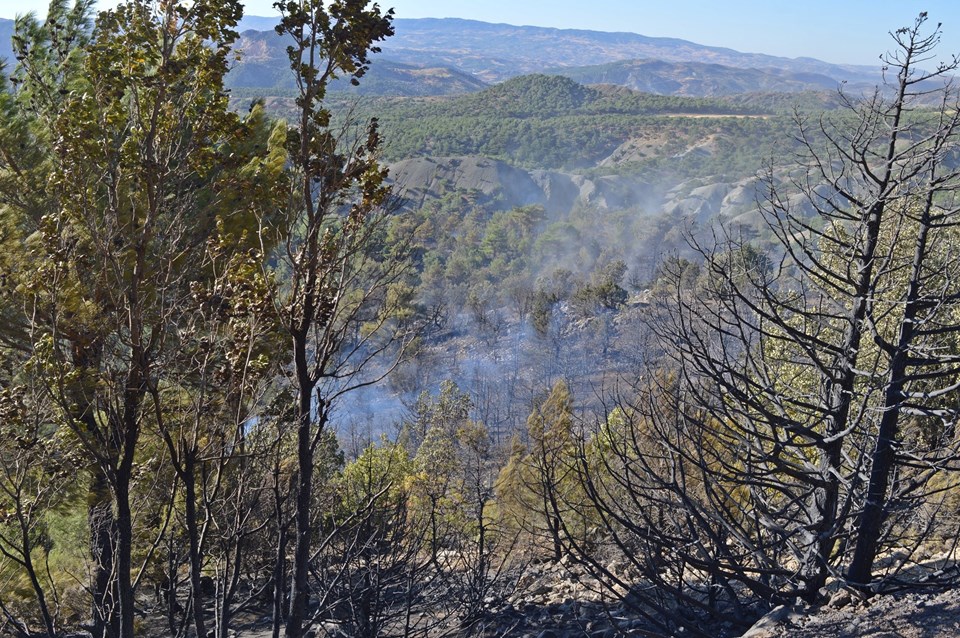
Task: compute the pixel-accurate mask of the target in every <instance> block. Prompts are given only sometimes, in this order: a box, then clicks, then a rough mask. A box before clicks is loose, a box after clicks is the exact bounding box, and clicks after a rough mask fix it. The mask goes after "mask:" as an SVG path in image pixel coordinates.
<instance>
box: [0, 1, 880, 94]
mask: <svg viewBox="0 0 960 638" xmlns="http://www.w3.org/2000/svg"><path fill="white" fill-rule="evenodd" d="M277 21H278V18H276V17H263V16H245V17H244V18H243V19H242V20H241V22H240V24H239V25H238V26H239V30H240V31H241V32H242V35H241V38H240V40H239V42H238V43H237V49H238V50H239V51H241V52H242V54H243V57H242V58H241V60H240V62H238V63H237V64H236V66H235V68H234V71H233V72H232V73H231V75H230V77H229V78H228V80H227V83H228V85H229V86H231V87H235V88H244V89H258V90H261V91H263V92H266V93H269V92H270V91H271V90H272V91H275V92H277V93H282V92H283V91H284V90H288V89H291V88H292V85H291V82H290V80H289V77H288V76H289V73H288V69H287V60H286V42H285V41H284V40H283V38H281V37H280V36H279V35H277V34H276V32H275V31H273V29H272V27H273V26H274V25H275V24H276V23H277ZM13 24H14V23H13V20H5V19H0V57H4V58H7V59H8V63H7V68H8V71H9V70H12V69H11V67H12V66H13V60H12V50H11V48H10V35H11V34H12V32H13ZM394 26H395V30H396V34H395V35H394V36H393V37H391V38H389V39H387V40H386V41H384V42H382V43H381V44H380V46H381V48H382V53H380V54H378V55H376V56H375V58H374V63H373V65H372V67H371V70H370V72H369V73H368V75H367V77H366V79H365V81H364V82H363V83H362V84H361V86H360V87H359V88H356V89H355V88H352V87H350V86H349V84H348V83H346V82H343V83H340V84H338V85H335V86H334V87H331V89H332V90H334V91H341V90H342V91H346V92H354V93H360V94H368V95H369V94H375V95H399V96H403V95H408V96H415V95H451V94H458V93H471V92H475V91H479V90H481V89H483V88H484V87H485V86H487V85H488V84H491V83H497V82H502V81H503V80H506V79H509V78H512V77H516V76H520V75H525V74H529V73H540V72H543V70H544V69H552V70H553V71H552V72H554V73H557V74H562V75H566V76H568V77H571V78H573V79H575V80H577V81H578V82H580V83H583V84H591V83H611V84H621V85H623V86H627V87H630V88H634V89H637V90H641V91H647V92H652V93H659V94H664V95H690V96H719V95H733V94H737V93H749V92H760V91H772V92H794V91H805V90H820V89H825V88H834V87H836V85H837V84H838V83H839V82H844V81H845V82H849V83H853V84H873V83H875V82H876V81H877V80H878V79H879V69H874V68H872V67H864V66H852V65H843V64H831V63H828V62H823V61H820V60H815V59H813V58H795V59H790V58H783V57H777V56H771V55H765V54H759V53H742V52H739V51H735V50H733V49H728V48H722V47H710V46H704V45H700V44H696V43H694V42H689V41H687V40H682V39H678V38H661V37H649V36H644V35H640V34H635V33H610V32H601V31H586V30H578V29H554V28H547V27H535V26H514V25H508V24H492V23H487V22H479V21H475V20H463V19H459V18H418V19H405V18H398V19H396V20H395V21H394Z"/></svg>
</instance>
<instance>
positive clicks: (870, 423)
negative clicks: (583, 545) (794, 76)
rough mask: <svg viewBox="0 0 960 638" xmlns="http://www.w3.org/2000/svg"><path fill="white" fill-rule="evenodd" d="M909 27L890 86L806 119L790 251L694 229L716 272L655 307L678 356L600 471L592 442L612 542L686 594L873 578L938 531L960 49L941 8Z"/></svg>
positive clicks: (701, 605) (705, 605)
mask: <svg viewBox="0 0 960 638" xmlns="http://www.w3.org/2000/svg"><path fill="white" fill-rule="evenodd" d="M892 36H893V39H894V43H895V45H896V46H895V49H894V51H893V52H892V53H889V54H887V55H886V56H885V57H884V62H885V65H886V68H885V73H887V74H888V77H889V78H890V81H889V82H888V83H887V84H885V85H884V86H883V87H881V88H878V89H877V90H876V91H875V92H873V93H872V94H870V95H866V96H863V97H856V98H854V97H850V96H848V95H847V94H845V93H843V92H841V94H840V95H841V99H842V100H843V101H844V105H845V106H846V109H845V113H844V114H843V115H841V116H837V117H827V116H821V117H819V118H808V117H804V116H801V115H798V116H797V124H798V131H799V133H798V138H797V141H798V143H799V149H800V162H799V164H798V165H795V166H793V167H790V168H780V169H773V168H771V169H770V170H769V171H768V173H767V175H766V185H767V191H766V196H765V198H764V199H763V201H762V202H761V203H760V210H761V212H762V214H763V219H764V221H765V225H766V228H767V229H768V230H769V232H770V234H771V235H772V237H773V238H774V239H775V240H776V241H775V244H776V245H777V247H778V250H777V251H775V252H773V253H771V254H770V255H767V254H763V253H761V252H760V251H759V250H758V249H757V248H756V247H755V246H753V245H751V244H750V243H748V242H746V241H744V240H742V239H741V238H739V237H737V236H735V235H734V234H733V233H729V232H724V231H721V232H718V233H716V234H715V235H714V237H713V238H712V241H709V242H708V241H705V240H703V239H700V240H692V243H693V244H694V247H695V248H697V249H698V250H699V251H700V253H701V255H702V257H703V262H704V264H703V268H702V272H701V274H700V275H699V277H698V278H697V281H696V282H690V281H689V278H686V279H685V278H684V277H683V273H682V272H680V271H677V272H675V273H672V276H667V279H668V280H670V283H671V291H670V292H669V293H666V294H664V295H663V296H662V297H661V298H660V300H659V310H658V311H657V312H655V313H654V318H653V320H652V321H651V325H652V328H653V332H654V333H655V334H656V336H657V343H656V345H655V346H653V347H654V348H655V349H656V350H658V351H659V352H661V353H662V355H663V360H664V363H663V365H661V366H660V367H659V369H658V370H652V371H651V374H650V375H649V377H648V378H647V379H646V380H645V381H644V382H643V386H644V387H643V388H642V391H638V392H637V393H636V397H637V398H635V399H634V400H633V401H631V402H628V403H629V404H628V405H626V406H624V407H625V409H624V410H623V411H622V415H623V416H624V417H625V422H624V424H623V425H622V427H621V428H619V430H615V431H614V433H613V434H611V433H610V430H609V429H608V430H603V431H602V432H606V435H605V436H607V437H608V438H609V439H610V440H609V442H608V447H609V449H610V451H609V453H608V454H607V455H606V456H603V455H601V456H600V457H599V458H601V461H602V465H603V467H604V468H605V469H604V471H600V472H596V471H594V472H592V473H590V472H587V471H586V470H587V469H588V468H590V464H589V463H588V455H587V454H586V453H585V454H583V455H582V457H583V459H582V461H581V466H582V469H583V470H584V471H582V472H581V478H582V480H583V482H584V483H585V484H586V486H587V491H588V493H589V494H590V496H591V499H592V500H593V501H595V502H596V504H597V509H598V510H599V511H600V512H601V515H602V517H603V519H604V522H605V523H606V525H605V527H606V528H607V530H608V531H610V532H611V533H612V537H613V538H614V539H615V541H616V543H615V544H617V545H619V546H620V547H621V548H623V549H625V548H630V551H631V552H634V553H633V554H632V555H634V556H638V555H639V556H645V557H646V558H642V559H638V558H634V559H633V560H634V562H635V563H636V566H637V567H638V569H639V570H640V571H641V573H644V574H646V575H647V576H648V577H650V578H652V579H653V580H654V582H656V583H658V584H659V585H660V587H659V588H658V589H657V596H663V595H666V597H667V598H668V599H671V600H674V601H677V600H679V601H683V603H684V606H685V608H686V609H687V610H688V611H690V610H695V609H700V610H701V611H702V612H703V613H705V614H707V615H716V614H721V615H724V616H725V617H731V616H734V615H736V614H742V613H743V609H744V605H749V604H750V603H751V602H759V601H765V602H767V603H773V602H777V601H781V602H787V601H789V600H792V599H794V598H795V597H797V596H800V597H802V598H804V599H806V600H808V601H814V600H817V599H818V598H819V597H820V596H821V595H822V592H823V587H824V585H825V584H826V582H827V579H828V578H829V577H831V576H841V575H843V574H846V578H847V579H848V581H849V582H851V583H852V584H855V585H857V586H860V587H867V586H870V585H871V578H872V575H873V562H874V559H875V557H876V556H877V555H878V553H879V552H882V551H884V550H885V549H886V548H890V547H894V546H897V547H900V548H904V547H906V548H907V549H908V550H910V549H911V548H912V549H916V548H917V547H919V545H920V544H921V543H922V542H923V541H924V540H925V538H926V534H927V532H928V531H929V530H930V529H931V525H932V524H931V523H930V522H929V521H927V522H926V523H925V524H924V526H922V527H918V524H917V522H916V521H915V518H914V515H915V514H916V512H917V511H918V508H919V506H920V505H922V504H924V503H926V502H927V499H926V497H927V496H928V495H929V492H930V490H929V489H928V486H929V485H930V483H929V481H930V478H931V477H932V476H934V475H938V474H939V475H943V474H944V473H946V472H949V471H950V469H951V467H953V466H955V464H956V463H955V461H956V454H957V444H956V442H955V440H954V438H953V429H954V422H955V418H956V414H957V411H956V397H957V394H956V392H957V378H958V376H957V373H958V371H960V370H958V369H957V361H958V359H957V354H958V351H957V347H956V337H957V333H958V332H960V327H958V326H957V324H956V321H955V317H956V312H957V305H958V301H960V296H958V293H960V279H958V276H960V272H958V268H957V266H956V263H955V261H956V260H955V259H954V257H953V255H954V252H955V250H956V246H957V239H958V237H957V231H956V219H957V212H958V209H957V207H956V194H957V192H958V189H960V174H958V172H957V168H956V167H957V152H956V151H957V149H958V147H960V146H958V141H960V138H958V128H957V127H958V124H960V115H958V109H957V94H956V91H955V90H954V89H953V87H952V86H951V85H950V84H949V82H947V81H946V78H945V75H946V74H947V73H949V72H951V71H952V70H954V69H955V68H956V67H957V64H958V63H957V60H956V59H954V60H952V61H950V62H948V63H945V64H940V65H938V66H936V68H935V69H934V70H933V71H930V72H927V71H922V70H921V67H922V66H923V65H924V64H928V63H930V62H931V60H932V59H933V52H934V50H935V47H936V45H937V44H938V41H939V27H938V28H937V29H934V30H933V32H932V33H931V32H929V31H928V30H927V25H926V15H925V14H921V15H920V17H919V18H918V19H917V20H916V21H915V23H914V24H913V25H912V26H910V27H907V28H904V29H900V30H898V31H896V32H895V33H893V34H892ZM772 255H773V256H772ZM774 256H775V257H774ZM921 430H922V432H924V433H926V434H922V433H921V432H920V431H921ZM598 436H599V435H598ZM596 458H597V457H594V459H596ZM953 482H955V481H952V480H947V481H946V483H943V482H941V483H938V487H937V489H938V490H942V489H949V486H952V483H953ZM944 485H947V486H948V487H944ZM634 545H637V546H639V547H643V548H646V549H645V550H644V551H642V552H640V551H636V549H637V548H636V547H634ZM905 560H910V556H909V551H908V555H907V556H906V558H900V559H899V560H898V561H894V563H893V566H892V567H893V570H894V571H895V570H896V569H899V568H900V567H902V566H903V563H904V561H905ZM604 576H605V577H606V578H607V580H608V581H609V580H616V579H615V578H614V575H611V574H609V573H608V574H605V575H604ZM881 584H882V583H875V584H874V586H875V587H877V586H880V585H881ZM637 599H638V600H641V601H642V602H643V603H644V605H645V607H644V608H645V609H647V610H649V609H653V608H654V607H656V606H657V605H658V604H662V601H661V600H658V599H657V598H656V597H654V596H651V597H643V596H639V597H638V598H637ZM678 615H679V616H681V617H682V616H683V614H678ZM695 616H696V615H695V614H694V616H692V617H691V618H694V617H695ZM701 618H702V617H701ZM671 622H680V623H681V624H687V625H688V626H691V627H693V626H696V624H697V622H696V620H690V619H688V620H683V619H682V618H681V619H680V620H679V621H678V620H677V619H672V620H671Z"/></svg>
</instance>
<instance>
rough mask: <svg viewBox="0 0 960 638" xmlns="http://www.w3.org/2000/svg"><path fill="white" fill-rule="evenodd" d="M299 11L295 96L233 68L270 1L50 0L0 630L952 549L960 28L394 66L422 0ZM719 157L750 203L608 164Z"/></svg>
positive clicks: (661, 596)
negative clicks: (597, 70) (463, 180)
mask: <svg viewBox="0 0 960 638" xmlns="http://www.w3.org/2000/svg"><path fill="white" fill-rule="evenodd" d="M278 8H279V9H280V10H281V12H282V18H281V20H280V24H279V26H278V28H277V32H278V34H280V35H281V36H282V37H284V38H286V39H287V41H288V42H290V46H289V48H288V50H287V53H288V56H289V60H288V62H289V64H288V66H287V71H286V73H288V74H289V76H290V78H291V79H292V82H291V84H290V86H295V87H296V88H295V89H289V90H288V91H287V92H286V95H280V96H278V95H276V94H273V95H270V96H267V95H257V94H256V93H257V91H249V92H247V93H245V94H244V93H243V91H237V92H235V93H233V94H232V95H231V93H230V91H229V90H228V89H227V88H226V86H225V77H226V75H227V73H228V71H229V69H230V67H231V64H232V60H233V58H234V55H235V52H234V50H233V46H234V45H235V43H236V41H237V39H238V37H239V35H238V33H237V30H236V25H237V23H238V21H239V20H240V18H241V16H242V5H241V4H240V3H239V2H236V1H235V0H194V1H192V2H180V1H179V0H169V1H163V2H154V1H153V0H129V1H128V2H124V3H121V4H120V5H119V6H118V7H117V8H116V9H112V10H108V11H104V12H101V13H99V14H96V15H95V14H94V12H93V2H92V0H76V1H75V2H74V3H73V4H70V3H69V2H68V1H67V0H54V1H53V2H52V3H51V7H50V12H49V14H48V15H47V17H46V18H45V19H44V20H40V19H38V18H36V17H34V16H26V17H21V18H19V19H18V20H17V23H16V27H15V33H14V37H13V40H12V42H13V50H14V54H15V59H14V60H12V61H11V64H10V66H8V67H7V68H4V69H3V70H2V73H0V113H2V115H0V236H2V238H3V241H4V243H5V245H6V246H7V249H6V250H5V251H4V252H3V253H2V255H0V313H2V318H3V321H2V324H0V361H2V362H3V366H2V372H0V415H2V419H0V634H3V635H12V636H20V637H24V638H26V637H34V636H47V637H54V636H57V637H60V636H80V635H84V636H86V635H89V636H93V638H132V637H133V636H216V637H217V638H227V637H228V636H236V635H248V636H268V635H269V636H273V637H274V638H276V637H278V636H280V635H281V634H282V635H284V636H286V637H288V638H301V637H306V636H317V635H327V636H359V637H364V638H373V637H376V636H404V637H416V636H420V637H424V638H426V637H434V636H464V637H466V636H502V635H516V636H527V635H530V636H534V635H537V631H539V630H540V629H542V628H543V626H544V623H549V622H553V615H554V614H556V615H557V617H558V620H556V622H557V623H559V622H560V620H559V617H560V615H563V614H566V615H564V616H563V619H564V622H567V621H569V623H572V624H570V627H574V628H575V629H570V632H568V634H567V635H598V636H599V635H603V636H613V635H643V636H668V635H694V636H734V635H740V634H741V633H742V632H743V631H744V630H746V629H747V628H749V627H750V626H751V625H752V624H753V622H754V621H755V620H756V619H757V618H759V617H761V616H763V615H764V614H765V613H767V612H768V611H770V610H771V609H772V608H774V607H776V606H778V605H785V604H786V605H790V604H794V603H795V602H796V601H798V600H799V601H802V602H805V603H808V604H821V603H823V602H825V601H826V600H829V599H830V598H831V596H833V595H834V594H835V593H836V592H837V591H838V590H841V591H849V592H850V593H851V595H854V596H857V597H860V598H868V597H871V596H882V595H885V594H887V593H889V592H891V591H896V590H898V589H902V588H909V587H917V586H920V585H921V584H922V586H923V587H928V588H929V587H937V586H952V585H955V584H956V580H957V570H956V563H955V559H956V554H957V551H958V549H960V548H958V547H957V543H958V531H960V529H958V527H960V520H958V518H957V506H958V503H960V439H958V435H957V432H956V421H957V415H958V411H960V403H958V398H960V341H958V339H960V272H958V268H960V265H958V261H957V259H956V250H957V246H958V242H960V237H958V226H957V220H958V214H960V208H958V207H957V195H958V189H960V161H958V160H960V155H958V150H960V129H958V127H960V101H958V95H957V90H956V88H955V87H953V86H952V85H951V84H950V83H949V82H947V81H945V80H946V79H948V78H949V74H951V73H953V72H954V71H955V70H956V68H957V66H958V65H960V61H958V60H957V59H955V58H954V59H953V62H950V63H944V64H941V65H940V66H938V67H936V68H934V69H933V70H932V71H926V70H922V67H923V66H924V65H925V64H927V63H929V61H930V59H931V56H932V55H933V54H934V52H935V51H936V47H937V44H938V42H939V26H937V27H936V28H931V26H930V25H929V24H928V22H927V19H926V15H925V14H921V15H920V17H919V18H918V19H917V20H916V21H915V23H913V24H912V25H910V26H908V27H905V28H902V29H899V30H897V31H895V32H893V34H892V36H893V41H892V45H891V46H892V50H891V52H890V53H888V54H887V55H886V57H885V63H886V65H887V78H888V83H887V84H886V85H885V86H883V87H878V88H877V89H876V91H874V92H868V93H866V94H859V93H858V94H846V93H844V92H843V91H840V92H839V93H837V94H834V95H833V96H832V97H829V98H824V97H823V96H822V95H818V94H809V95H806V96H801V97H797V96H793V97H791V98H790V99H791V100H793V101H792V102H791V101H789V100H788V99H787V98H785V97H784V96H776V95H750V96H736V97H731V98H723V99H707V98H681V97H675V96H655V95H646V94H642V93H638V92H635V91H631V90H628V89H624V88H616V87H610V86H583V85H581V84H578V83H576V82H574V81H573V80H570V79H567V78H562V77H555V76H547V75H534V76H524V77H518V78H514V79H511V80H508V81H506V82H503V83H502V84H499V85H496V86H493V87H490V88H488V89H485V90H484V91H482V92H479V93H475V94H470V95H464V96H458V97H452V98H444V99H437V98H410V99H402V100H401V99H393V98H379V99H374V100H369V101H367V102H365V103H363V104H362V105H356V104H351V103H349V102H348V100H346V99H345V98H344V97H343V96H342V95H340V96H335V95H332V94H329V95H328V88H329V87H330V86H331V83H333V82H334V81H341V82H343V81H347V82H351V83H360V84H362V83H363V81H364V76H365V75H366V73H367V71H368V69H369V67H370V65H371V56H372V55H374V54H375V53H376V52H377V50H378V47H379V45H380V43H382V42H383V41H384V40H386V39H387V38H389V37H390V36H391V35H392V33H393V26H392V21H393V14H392V11H389V10H388V11H384V10H382V9H381V8H380V7H379V6H378V5H377V4H373V3H369V2H368V1H367V0H341V1H337V2H332V3H329V2H322V1H321V0H304V1H303V2H287V3H280V4H278ZM790 105H793V107H792V108H791V107H790ZM828 107H829V108H828ZM665 127H667V128H668V130H669V134H667V135H664V133H663V130H664V128H665ZM637 140H640V141H639V142H638V141H637ZM651 140H654V141H651ZM704 140H706V141H704ZM630 144H633V146H630ZM477 156H481V157H482V158H483V159H482V160H477V159H476V157H477ZM437 157H441V158H443V159H442V160H441V159H437ZM471 158H473V159H471ZM610 158H614V159H610ZM608 159H610V161H606V160H608ZM401 160H403V161H407V162H418V161H419V162H424V163H427V164H431V163H432V164H436V165H440V164H443V167H444V170H447V171H448V173H445V174H454V173H455V172H456V170H458V169H459V168H462V167H463V166H465V165H467V164H470V165H471V166H474V167H481V168H482V167H484V166H486V167H488V168H490V167H492V168H491V170H492V171H493V173H496V174H498V175H506V174H507V173H508V172H509V170H508V169H511V167H522V168H524V169H525V170H526V169H528V170H530V171H532V172H533V173H536V176H537V179H540V180H541V181H542V183H544V184H547V185H548V186H549V188H546V187H545V190H550V189H551V188H552V189H554V190H555V189H558V188H560V185H561V184H574V185H577V188H579V189H580V190H579V191H577V192H578V197H579V199H578V198H577V197H572V198H570V200H569V201H570V202H573V203H572V204H571V205H569V206H567V207H560V206H559V205H556V201H558V200H556V199H551V200H549V201H548V200H545V201H547V204H542V203H530V204H526V205H506V204H505V200H504V198H505V195H504V193H503V191H502V190H499V191H498V190H497V189H496V188H491V189H487V190H483V189H482V188H480V187H479V186H478V187H477V188H472V189H470V188H467V189H465V188H461V187H458V186H457V185H456V184H454V183H452V182H450V183H447V182H444V181H443V180H442V179H441V180H439V181H438V182H437V183H430V184H429V185H428V186H424V187H423V188H422V189H421V191H415V190H414V189H413V188H412V187H407V186H404V185H403V184H399V183H397V182H395V181H394V180H393V179H392V177H391V171H390V170H388V168H387V164H388V162H391V161H393V162H398V163H399V162H400V161H401ZM506 162H510V165H507V164H506ZM394 166H395V167H398V166H399V164H395V165H394ZM516 170H517V171H519V170H520V169H519V168H518V169H516ZM548 170H557V171H560V170H565V171H571V172H570V173H563V174H561V173H549V172H548ZM397 171H398V172H399V168H398V169H397ZM538 171H539V172H538ZM493 173H491V174H493ZM438 174H439V173H438ZM513 174H514V173H511V175H513ZM516 175H520V173H516ZM523 175H526V173H523ZM517 179H520V178H519V177H518V178H517ZM551 180H552V181H551ZM562 180H567V181H566V182H564V181H562ZM617 180H621V181H617ZM624 180H625V181H624ZM631 180H632V181H631ZM721 182H722V183H723V188H722V189H720V190H722V192H723V194H724V195H723V200H724V201H725V202H728V201H733V199H735V200H736V202H737V203H738V206H740V208H737V209H736V210H737V211H740V212H742V211H746V213H744V214H743V215H740V216H738V217H737V218H736V219H733V218H729V217H728V218H722V217H721V218H720V219H716V218H707V215H706V213H702V214H700V217H699V218H698V217H697V215H695V214H692V213H691V214H687V213H689V212H690V210H692V209H690V210H688V209H684V208H683V206H680V205H679V204H678V206H677V207H674V208H670V209H669V210H656V211H653V210H650V209H648V207H647V206H646V205H645V203H644V201H643V198H641V197H639V196H636V197H632V199H631V198H630V197H624V198H623V199H622V200H617V201H628V202H631V205H630V206H619V205H615V204H614V203H613V202H614V198H613V197H612V195H610V193H607V195H606V196H605V199H604V205H603V206H600V205H599V204H598V203H597V201H598V199H597V197H594V199H590V197H587V195H590V194H595V193H599V192H601V191H602V188H604V187H606V188H609V189H613V188H614V186H616V185H620V187H622V188H627V187H626V186H623V185H624V184H633V186H631V187H630V188H631V189H633V191H636V190H637V188H639V187H637V186H636V184H639V183H643V184H644V185H646V186H647V187H649V188H650V189H651V190H653V191H656V190H657V189H659V190H662V191H664V192H669V195H670V197H672V198H673V199H674V200H676V201H680V202H687V204H684V205H689V206H692V205H693V204H690V202H692V201H694V200H696V201H698V202H704V201H707V200H711V199H716V200H718V199H719V196H717V195H715V194H710V193H713V192H714V191H717V190H718V188H719V187H718V186H717V184H719V183H721ZM610 192H612V190H611V191H610ZM718 192H719V191H718ZM731 192H734V193H736V198H733V196H732V195H730V193H731ZM584 193H587V195H584ZM634 194H635V193H634ZM732 198H733V199H732ZM550 202H553V204H550ZM548 204H549V205H548ZM697 210H701V209H697ZM545 566H546V567H545ZM547 572H549V573H556V574H560V573H563V574H566V576H565V578H566V577H569V578H573V581H571V584H570V587H569V590H568V591H567V592H566V594H565V595H566V596H567V597H566V598H564V599H563V600H562V601H561V602H559V603H556V604H554V602H555V601H545V600H544V599H543V594H544V591H545V590H544V589H543V587H544V586H543V583H542V582H541V581H538V580H537V578H535V575H538V574H539V575H543V574H544V573H547ZM571 574H573V575H575V576H570V575H571ZM588 608H589V609H591V610H593V611H592V612H591V613H593V614H594V616H592V617H591V619H590V621H589V623H588V622H587V621H586V620H584V619H583V618H584V616H583V615H582V613H585V612H584V611H583V610H586V609H588ZM561 609H562V610H564V611H562V612H561ZM598 619H599V620H598ZM538 623H539V625H538ZM577 623H579V624H577ZM575 631H580V633H571V632H575ZM539 635H545V634H542V633H541V634H539Z"/></svg>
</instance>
